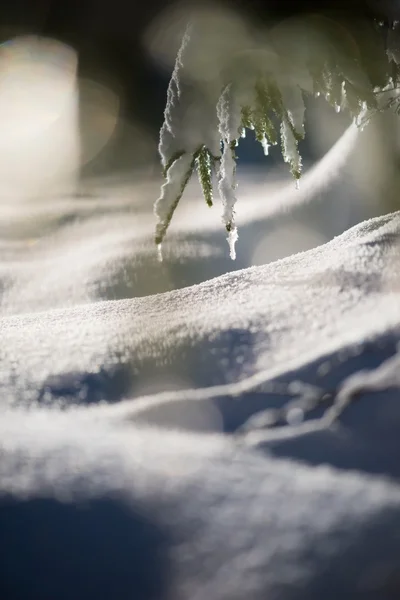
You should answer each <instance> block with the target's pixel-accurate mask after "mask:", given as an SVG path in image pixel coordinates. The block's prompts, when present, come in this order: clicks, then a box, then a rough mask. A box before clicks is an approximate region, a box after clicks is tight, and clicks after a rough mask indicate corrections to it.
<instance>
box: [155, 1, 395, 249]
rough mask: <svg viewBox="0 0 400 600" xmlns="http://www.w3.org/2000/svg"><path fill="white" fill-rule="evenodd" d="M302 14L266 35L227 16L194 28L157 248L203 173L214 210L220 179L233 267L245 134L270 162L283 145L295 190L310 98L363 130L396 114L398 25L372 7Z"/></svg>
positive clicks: (171, 129)
mask: <svg viewBox="0 0 400 600" xmlns="http://www.w3.org/2000/svg"><path fill="white" fill-rule="evenodd" d="M305 4H306V6H304V3H302V7H303V9H304V10H303V11H301V14H299V13H297V14H292V15H290V16H287V15H286V17H285V18H281V17H278V18H277V17H276V15H275V18H274V19H271V20H270V21H269V22H267V20H266V19H264V20H263V21H262V27H255V26H254V23H251V22H244V21H243V20H242V19H240V20H238V19H237V18H235V17H234V16H232V15H230V16H229V17H227V15H226V13H222V14H220V15H213V20H214V21H215V20H216V21H217V25H216V24H215V22H214V23H213V24H212V25H211V23H210V19H209V18H208V17H207V15H205V14H197V15H196V16H194V17H193V19H192V21H191V22H190V23H189V24H188V27H187V29H186V31H185V33H184V36H183V39H182V44H181V47H180V50H179V52H178V55H177V58H176V63H175V68H174V71H173V74H172V77H171V81H170V84H169V88H168V96H167V105H166V108H165V113H164V115H165V120H164V124H163V126H162V128H161V132H160V143H159V152H160V155H161V161H162V166H163V173H164V177H165V182H164V184H163V186H162V189H161V195H160V197H159V199H158V200H157V201H156V203H155V213H156V215H157V218H158V223H157V227H156V236H155V240H156V243H157V244H159V245H160V244H161V243H162V241H163V238H164V236H165V234H166V232H167V229H168V226H169V224H170V222H171V219H172V217H173V214H174V211H175V209H176V207H177V205H178V203H179V201H180V199H181V197H182V195H183V192H184V190H185V187H186V185H187V183H188V181H189V179H190V177H191V175H192V173H193V171H194V170H196V171H197V175H198V177H199V181H200V183H201V186H202V190H203V195H204V198H205V201H206V202H207V204H208V205H209V206H211V205H212V203H213V175H214V174H215V175H216V178H217V180H218V190H219V194H220V197H221V199H222V202H223V206H224V210H223V221H224V224H225V227H226V230H227V232H228V241H229V245H230V248H231V257H232V258H234V257H235V250H234V246H235V241H236V239H237V230H236V225H235V219H234V215H235V212H234V207H235V203H236V194H235V189H236V182H235V167H236V162H235V161H236V156H235V148H236V146H237V145H238V143H239V141H240V138H241V137H244V136H245V134H246V130H247V129H252V130H254V132H255V136H256V139H257V140H258V142H260V143H261V144H262V146H263V148H264V152H265V154H268V148H269V146H270V145H276V144H278V143H280V144H281V149H282V156H283V159H284V161H285V162H286V163H287V164H288V166H289V168H290V171H291V173H292V175H293V177H294V178H295V180H296V183H297V185H298V182H299V180H300V177H301V172H302V160H301V155H300V153H299V147H298V145H299V142H300V141H301V140H302V139H304V136H305V127H304V114H305V99H306V98H307V96H322V97H323V98H325V100H326V101H327V102H329V104H330V105H331V106H332V107H333V108H334V109H335V110H336V111H337V112H339V111H342V110H344V111H347V113H348V114H349V116H350V117H351V119H352V120H353V121H354V122H355V123H356V124H357V126H359V127H361V128H362V127H364V126H365V125H366V124H367V123H368V121H369V120H370V119H371V118H372V117H373V116H374V115H375V114H376V113H377V112H380V111H383V110H385V109H387V108H390V107H392V108H394V109H395V110H396V111H398V110H399V107H400V104H399V103H400V96H399V90H400V23H399V21H397V20H393V18H390V17H388V15H386V16H385V18H383V17H382V16H380V15H379V14H378V13H376V12H375V13H374V12H371V8H370V6H369V5H368V6H367V5H366V3H365V2H364V3H363V2H355V3H353V4H350V7H351V8H352V9H355V12H354V11H353V10H352V11H349V10H347V11H341V10H338V9H337V8H336V10H335V11H324V12H318V13H315V12H310V11H309V10H307V3H305ZM310 4H312V3H308V8H310ZM361 6H362V7H363V9H361ZM328 8H329V6H328ZM355 14H357V18H354V15H355ZM391 14H393V13H391ZM266 23H267V24H266ZM222 32H223V33H222Z"/></svg>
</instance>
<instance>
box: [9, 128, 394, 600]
mask: <svg viewBox="0 0 400 600" xmlns="http://www.w3.org/2000/svg"><path fill="white" fill-rule="evenodd" d="M349 135H352V133H351V132H350V133H347V134H346V136H347V138H346V140H347V141H346V143H347V144H348V143H349V137H348V136H349ZM341 143H342V144H343V140H342V142H341ZM339 150H340V152H339V151H338V150H337V149H336V150H333V152H339V154H340V156H342V154H343V153H342V151H341V149H339ZM310 177H312V176H311V175H310ZM316 180H318V174H317V175H316ZM307 185H308V184H307V178H305V181H304V186H303V187H302V191H301V192H298V194H297V196H298V195H301V194H303V193H306V191H305V190H306V189H307ZM313 185H314V187H315V185H316V183H315V179H314V183H313ZM156 187H157V183H156V184H155V185H154V186H151V185H150V186H148V185H147V184H146V183H140V182H137V183H136V184H135V185H134V186H133V185H132V184H131V183H130V182H126V183H124V182H118V183H115V182H114V183H113V182H112V181H111V182H98V183H96V182H94V183H92V184H91V186H89V188H88V194H87V195H83V197H81V198H58V199H54V200H53V202H52V203H45V202H44V203H41V204H40V203H37V204H30V205H26V206H25V207H24V210H22V209H21V206H13V205H7V204H6V203H4V202H3V204H1V205H0V233H1V245H0V259H1V260H0V284H1V305H0V312H1V318H0V338H1V345H0V388H1V392H2V393H1V397H0V411H1V418H0V454H1V459H0V597H1V598H7V600H17V599H18V600H25V599H26V600H27V599H28V598H41V599H42V600H53V599H54V598H58V599H61V600H72V599H74V600H81V599H82V600H95V599H96V600H99V599H100V600H101V599H104V600H105V599H109V598H113V599H115V600H120V599H121V600H122V599H124V600H125V599H126V600H128V598H129V599H131V598H138V599H142V600H151V599H156V598H157V600H163V599H174V600H180V599H182V600H203V599H206V598H207V599H210V598H211V599H212V600H222V599H223V600H242V599H248V598H251V599H252V600H265V599H266V598H271V599H276V600H306V599H307V600H320V599H321V598H324V599H326V600H337V599H338V598H341V599H342V600H358V599H360V600H361V599H363V600H364V599H368V600H397V599H398V598H399V594H400V580H399V573H400V559H399V557H400V538H399V535H398V531H399V524H400V486H399V477H400V468H399V461H398V456H399V452H400V447H399V444H400V442H399V439H400V438H399V435H398V430H399V426H400V408H399V401H398V400H399V383H400V382H399V375H398V373H399V355H398V354H397V352H398V344H399V342H400V297H399V296H400V273H399V268H398V265H399V258H400V256H399V255H400V244H399V241H400V214H398V213H396V214H392V215H386V216H382V217H379V218H375V219H372V220H369V221H366V222H363V223H361V224H359V225H356V226H355V227H353V228H351V229H349V230H348V231H347V232H345V233H343V234H342V235H340V236H338V237H336V238H334V239H333V240H331V241H329V242H328V243H326V244H324V245H321V246H319V247H317V248H314V249H311V250H309V251H307V252H303V253H299V254H295V255H293V256H290V257H288V258H284V259H282V260H279V261H277V262H273V263H270V264H266V265H263V266H259V267H252V268H245V269H242V270H237V271H232V272H229V273H227V271H228V269H231V268H232V265H231V262H230V261H229V259H228V257H226V256H225V254H224V244H220V243H219V239H220V234H219V230H218V223H217V224H216V225H215V224H214V223H215V217H214V215H212V214H210V213H211V212H212V211H210V209H208V207H207V206H204V209H203V210H204V212H202V211H201V209H200V208H199V209H197V206H200V207H201V202H200V199H199V197H198V196H199V192H198V193H197V195H196V209H194V208H193V205H192V206H190V202H189V206H188V207H187V210H186V211H185V210H182V211H180V212H179V214H177V215H176V217H177V219H176V222H175V224H174V227H173V228H172V230H171V233H170V236H169V237H168V240H167V241H166V242H165V244H164V262H163V263H159V262H158V261H157V258H156V252H155V249H154V242H153V239H152V230H153V218H152V214H151V210H150V209H149V206H151V203H149V198H151V196H152V194H153V193H154V189H155V188H156ZM260 190H261V191H260ZM260 194H263V195H266V196H268V200H270V198H271V202H269V201H268V202H263V198H260V197H259V196H260ZM295 194H296V193H295ZM244 195H245V194H244ZM284 196H285V199H287V194H286V192H285V193H284ZM252 201H253V204H252ZM277 202H278V201H277ZM293 202H295V200H294V201H293ZM244 203H245V204H246V208H247V210H246V211H244V212H243V218H241V217H240V213H238V219H239V218H240V222H241V226H242V228H241V231H242V235H241V238H240V244H241V249H240V252H239V253H238V259H237V260H238V265H237V266H238V268H240V267H245V266H248V264H249V263H250V262H251V261H250V259H249V258H248V256H250V255H251V253H252V249H251V244H254V243H255V231H256V227H259V228H260V230H262V229H265V228H266V227H267V220H266V219H267V216H268V214H269V213H268V211H270V210H271V206H272V207H274V200H273V194H271V193H270V191H268V190H266V189H265V188H264V187H261V188H256V186H253V187H252V188H251V190H250V194H249V197H248V198H246V197H245V198H244ZM275 208H276V205H275ZM193 210H196V211H198V212H197V213H196V214H197V215H198V218H197V219H195V220H194V219H193ZM245 215H247V216H246V218H245ZM246 219H247V221H246ZM193 240H195V241H193ZM246 257H247V258H246ZM215 276H217V277H215Z"/></svg>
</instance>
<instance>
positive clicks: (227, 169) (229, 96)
mask: <svg viewBox="0 0 400 600" xmlns="http://www.w3.org/2000/svg"><path fill="white" fill-rule="evenodd" d="M217 115H218V122H219V133H220V136H221V139H222V144H223V152H222V157H221V163H220V168H219V173H218V177H219V183H218V190H219V193H220V197H221V200H222V204H223V215H222V218H223V222H224V224H225V227H226V230H227V231H228V243H229V248H230V256H231V258H232V260H235V258H236V252H235V243H236V241H237V239H238V233H237V228H236V225H235V210H234V208H235V204H236V200H237V198H236V194H235V190H236V163H235V158H234V147H235V145H236V140H237V138H238V136H239V134H240V128H241V120H242V114H241V109H240V106H239V104H238V103H237V102H236V101H235V96H234V92H233V91H232V85H231V84H229V85H228V86H226V88H225V89H224V91H223V92H222V94H221V96H220V98H219V100H218V104H217Z"/></svg>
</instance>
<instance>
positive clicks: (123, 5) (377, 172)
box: [0, 0, 400, 310]
mask: <svg viewBox="0 0 400 600" xmlns="http://www.w3.org/2000/svg"><path fill="white" fill-rule="evenodd" d="M307 11H308V12H310V13H312V12H315V11H317V12H319V11H324V12H326V13H327V14H330V13H332V14H334V15H339V16H340V18H341V20H342V21H343V22H344V23H349V24H351V27H353V28H354V27H357V23H358V22H360V23H363V22H364V20H366V21H368V20H371V18H372V17H373V16H376V17H377V18H379V19H380V20H381V21H382V22H383V23H384V24H386V26H387V28H389V27H390V26H391V25H392V23H393V22H394V21H396V19H397V18H400V7H399V2H395V1H392V0H386V1H385V2H378V1H375V0H365V1H364V0H354V1H353V2H351V1H350V0H348V1H347V2H337V1H336V2H333V1H332V2H322V0H321V2H307V1H304V2H301V1H299V2H297V3H296V2H280V1H278V0H271V1H269V2H265V1H263V0H258V1H254V0H253V1H247V0H246V1H244V0H242V1H240V0H220V1H217V0H214V1H213V2H201V1H200V0H192V1H190V2H189V1H184V2H172V1H167V0H147V1H146V2H135V1H132V2H130V3H127V2H122V0H112V1H111V0H102V1H99V0H79V1H78V0H57V1H56V0H37V1H35V2H33V1H31V2H28V0H15V1H14V2H13V3H10V4H5V3H2V5H1V7H0V23H1V26H0V42H1V45H0V235H1V236H2V238H3V240H5V239H11V238H12V239H13V240H14V242H15V240H16V239H17V238H18V240H19V239H21V238H23V239H24V240H33V242H32V244H33V245H32V247H31V248H30V253H31V255H33V254H34V253H35V252H36V251H37V248H44V247H45V245H46V244H47V243H48V240H47V238H46V236H48V235H50V233H51V235H54V234H55V232H56V231H57V234H58V233H59V234H60V235H61V234H62V235H64V234H65V235H70V236H72V237H71V238H68V239H69V242H68V243H70V244H71V245H72V244H76V242H77V240H79V242H82V241H83V239H85V240H86V242H87V240H88V239H90V236H92V237H93V239H94V238H95V237H96V236H97V239H101V235H103V234H105V231H106V230H107V232H108V233H107V235H111V234H110V232H111V230H112V228H113V227H114V228H116V229H115V231H116V230H117V229H118V227H119V228H120V229H119V235H122V232H123V230H124V226H125V227H126V226H127V223H128V222H129V223H130V226H132V227H131V234H130V235H131V236H133V237H135V236H136V237H135V240H137V239H139V238H140V240H142V241H141V242H140V244H141V246H140V251H139V250H138V246H137V244H136V242H135V243H133V241H132V240H131V241H129V243H130V244H131V246H130V249H129V252H130V254H129V252H128V251H127V250H124V252H123V253H122V254H124V267H123V269H122V270H121V268H120V267H119V271H118V273H119V275H118V276H117V275H115V274H112V269H111V267H110V264H111V263H112V262H113V261H114V262H115V261H116V260H117V259H116V256H117V254H118V252H119V250H118V252H117V251H116V250H115V248H114V249H113V252H114V254H113V258H112V259H110V257H108V258H107V261H108V262H107V269H109V271H108V279H107V277H106V276H105V267H104V264H102V265H101V269H100V270H99V264H98V263H96V258H95V255H94V249H93V247H92V248H91V249H90V248H89V249H87V250H84V249H82V248H81V250H80V254H79V258H78V254H76V256H75V258H73V259H71V260H74V261H76V263H78V262H79V261H80V262H81V263H82V256H83V253H84V252H85V251H86V252H87V253H88V254H90V256H91V258H90V261H91V262H90V269H91V273H92V272H96V275H95V276H94V275H93V278H94V279H93V281H95V283H93V281H92V280H90V281H91V284H90V285H91V288H90V290H91V291H90V293H89V292H88V294H89V295H88V296H83V297H84V298H87V299H92V298H93V297H96V298H119V297H126V296H129V295H145V294H148V293H154V292H158V291H165V290H167V289H173V288H174V287H181V286H182V285H188V284H190V283H196V282H198V281H202V280H204V279H206V278H209V277H211V276H215V275H219V274H221V273H224V272H226V271H228V270H233V269H237V268H241V267H247V266H250V265H258V264H264V263H267V262H269V261H271V260H275V259H277V258H281V257H283V256H286V255H288V254H291V253H293V252H298V251H301V250H305V249H308V248H311V247H314V246H316V245H318V244H321V243H324V242H326V241H328V240H329V239H331V238H332V237H333V236H335V235H337V234H339V233H341V232H342V231H344V230H346V229H348V228H349V227H351V226H352V225H354V224H355V223H357V222H360V221H361V220H363V219H365V218H368V217H371V216H375V215H379V214H382V213H385V212H389V211H391V210H395V209H397V208H399V207H400V202H399V199H398V192H397V190H398V187H399V185H398V184H399V164H400V162H399V157H400V136H399V117H398V116H397V115H395V114H394V113H389V112H388V113H386V114H384V115H380V116H378V117H377V118H376V119H375V120H374V122H373V124H371V125H370V126H368V127H367V128H366V129H365V130H364V131H363V132H361V133H360V135H359V136H358V137H357V138H354V139H353V140H351V141H349V142H348V143H347V146H346V143H345V144H344V145H343V144H342V146H343V148H342V147H341V148H339V150H338V151H337V153H336V154H338V152H343V156H344V159H343V160H342V161H340V160H337V157H336V159H335V160H336V163H337V164H336V166H335V165H333V166H332V165H331V166H332V168H331V167H330V163H329V161H328V165H327V167H326V168H325V171H324V173H325V175H326V181H323V182H321V181H320V180H318V181H317V183H315V182H314V184H313V185H311V186H309V187H307V185H305V190H304V191H302V189H301V190H300V194H302V193H303V194H304V202H303V201H302V203H303V204H306V206H304V207H298V206H297V204H299V202H298V199H299V198H300V197H301V196H297V197H294V199H293V198H292V196H293V193H295V194H296V192H295V191H294V184H293V183H292V180H291V176H290V174H289V173H288V169H287V168H286V165H284V164H283V162H282V157H281V153H280V149H279V148H273V149H272V151H271V153H270V156H269V157H267V158H266V157H265V156H264V154H263V151H262V148H261V146H260V145H259V144H257V143H256V142H255V140H254V136H253V135H252V133H251V132H249V134H248V135H247V137H246V138H245V139H244V140H242V142H241V144H240V146H239V148H238V156H239V169H238V178H239V189H238V195H239V197H240V198H239V202H238V225H239V235H240V239H239V243H238V247H237V252H238V260H237V261H236V263H232V261H230V260H229V253H228V248H227V244H226V241H225V232H224V230H223V227H222V225H221V223H220V214H219V212H218V211H220V209H219V207H216V208H214V209H213V211H214V212H213V213H211V212H210V211H209V210H208V209H207V207H204V206H203V204H204V203H203V202H202V200H201V192H200V188H199V186H198V185H197V182H195V181H193V182H192V183H191V185H190V186H189V189H188V191H187V193H186V194H185V196H184V198H183V200H182V203H181V204H182V207H179V210H178V215H177V218H176V224H175V223H173V225H172V227H171V233H169V234H168V236H169V240H170V241H169V242H168V241H167V243H166V248H165V261H164V264H163V265H159V264H157V260H156V258H155V254H154V256H153V250H154V248H153V246H152V236H153V224H154V218H153V215H152V204H153V201H154V199H155V198H156V197H157V195H158V189H159V185H160V183H161V169H160V162H159V156H158V151H157V145H158V132H159V129H160V126H161V124H162V122H163V111H164V107H165V102H166V93H167V86H168V82H169V79H170V76H171V72H172V69H173V65H174V61H175V57H176V53H177V50H178V48H179V46H180V42H181V37H182V34H183V32H184V30H185V27H186V24H187V22H188V20H189V19H190V18H193V16H196V15H202V18H204V19H205V21H206V22H207V23H209V36H210V37H207V39H204V40H203V41H202V45H201V46H199V48H200V49H199V53H200V54H201V59H202V60H204V61H205V62H206V59H207V52H209V53H210V52H211V50H210V48H213V47H215V45H214V46H213V44H212V43H211V41H210V40H211V39H213V40H214V42H215V40H217V41H218V40H219V41H221V43H223V41H224V39H225V38H228V37H229V36H231V41H232V40H233V43H235V40H236V39H239V38H236V37H235V36H239V35H240V33H239V32H241V31H244V30H246V31H247V32H249V31H251V35H253V36H255V38H254V39H256V38H257V39H258V38H260V37H262V35H263V31H266V29H267V28H271V27H274V26H276V25H279V23H280V22H281V21H284V20H286V19H289V18H291V17H294V16H296V15H297V14H304V13H305V12H307ZM282 35H284V33H282ZM212 36H213V37H212ZM208 59H209V60H213V56H212V55H210V56H208ZM350 122H351V119H350V117H349V115H346V114H336V113H335V111H334V110H333V109H332V108H331V107H329V106H328V105H327V103H326V102H325V101H324V100H323V99H318V98H317V99H316V98H309V99H308V100H307V111H306V132H307V135H306V140H305V142H304V143H302V145H301V153H302V156H303V160H304V173H305V175H306V174H307V172H310V171H311V169H312V167H313V165H315V164H316V163H317V162H318V161H319V160H320V159H321V158H322V157H324V156H325V155H326V154H327V153H328V152H329V151H330V149H332V147H334V145H335V143H336V142H337V141H338V140H340V139H341V136H343V134H344V132H345V131H346V129H347V127H348V126H349V124H350ZM338 165H339V167H338ZM45 198H46V199H47V200H49V199H50V200H51V205H49V204H46V207H45V208H44V207H43V201H44V199H45ZM60 198H64V200H63V202H64V204H62V205H61V204H60ZM65 198H68V199H69V200H68V202H69V204H68V203H67V204H65ZM287 200H288V201H289V204H291V203H292V204H293V209H292V210H291V211H286V212H285V211H284V212H283V213H282V211H280V210H277V211H276V212H279V216H278V217H274V218H271V217H270V214H269V212H270V213H271V214H272V213H274V207H275V206H276V207H279V206H280V205H282V204H285V203H286V201H287ZM21 201H22V202H23V203H22V204H21ZM27 201H29V202H28V204H26V202H27ZM91 202H92V204H91ZM96 202H97V204H96ZM268 207H271V210H270V211H269V209H268ZM124 211H125V212H129V214H130V215H132V214H133V213H132V211H133V212H134V213H135V215H136V214H139V215H142V216H143V215H144V214H145V213H146V215H147V216H146V221H145V223H144V221H141V220H140V219H139V218H136V217H135V218H136V221H134V223H135V225H134V226H133V225H132V223H131V222H130V221H129V219H128V221H127V220H126V219H123V220H122V221H121V214H122V213H123V212H124ZM135 211H136V212H135ZM207 211H208V212H207ZM94 213H96V215H97V217H100V216H107V215H108V216H107V219H110V217H109V215H110V213H113V215H114V217H115V222H114V223H112V222H111V220H108V222H106V221H105V222H104V224H103V225H102V226H101V227H100V225H99V222H98V221H97V222H96V223H97V224H95V225H91V226H90V227H89V226H88V224H87V221H85V219H86V218H87V215H88V214H90V215H92V214H94ZM115 215H117V217H118V218H117V217H116V216H115ZM141 218H142V217H141ZM118 219H120V220H118ZM72 223H73V224H74V227H75V229H74V233H73V235H72V234H71V233H70V230H71V227H72V225H71V224H72ZM118 223H119V224H118ZM214 224H215V225H214ZM65 228H69V229H68V230H67V229H65ZM66 231H67V233H65V232H66ZM68 232H69V233H68ZM99 236H100V237H99ZM126 236H128V234H126ZM126 239H128V238H127V237H126ZM144 239H145V240H146V243H145V242H144V241H143V240H144ZM38 240H39V241H38ZM125 241H126V240H125ZM177 242H178V243H177ZM65 243H66V242H65ZM126 243H128V242H126ZM135 244H136V245H135ZM46 247H47V246H46ZM144 247H146V249H145V250H143V248H144ZM96 248H97V246H96ZM103 248H104V245H103ZM6 250H7V252H8V254H7V259H8V258H9V257H10V256H11V254H10V246H9V245H8V246H7V248H6ZM53 252H54V248H53ZM121 252H122V250H121ZM4 256H5V254H4V252H3V254H2V255H1V256H0V258H1V257H4ZM12 256H13V259H12V261H13V262H12V265H11V263H10V265H11V266H10V267H9V269H10V272H15V269H16V268H17V266H16V265H17V263H18V261H19V260H20V256H19V258H18V260H17V258H16V257H15V255H14V254H13V255H12ZM41 256H42V255H41ZM144 256H145V258H143V257H144ZM118 257H119V258H120V255H118ZM210 257H211V259H212V260H210ZM119 258H118V260H119ZM30 260H31V257H30ZM101 260H105V259H104V256H103V257H102V259H101ZM99 261H100V258H98V262H99ZM57 265H58V266H57V270H58V271H59V268H60V267H59V264H57ZM25 267H26V265H25V266H24V269H25ZM21 268H22V267H21ZM35 268H36V267H35ZM51 268H53V270H54V269H56V267H54V265H53V267H51ZM74 268H76V265H75V267H74ZM87 268H88V269H89V267H87ZM3 269H4V267H3ZM26 269H27V273H28V272H29V275H28V274H27V275H26V276H24V277H25V278H24V279H23V281H24V283H23V284H21V286H22V287H21V288H20V289H19V291H18V294H16V293H15V294H16V295H14V296H13V297H11V298H8V299H7V303H8V306H12V307H13V309H12V310H16V306H17V305H21V310H22V308H23V307H25V308H26V306H27V304H26V302H25V301H23V300H21V298H22V299H23V298H24V297H25V296H24V294H25V295H26V294H27V296H26V297H28V296H29V293H28V291H27V286H26V281H28V280H29V281H32V277H33V276H32V272H33V271H32V269H33V267H32V265H31V264H30V266H28V267H26ZM49 269H50V267H49ZM96 269H97V271H96ZM100 271H101V273H100ZM44 272H45V269H43V265H42V268H41V270H40V274H41V275H40V276H41V277H42V278H43V273H44ZM7 273H8V271H7ZM121 273H122V274H121ZM85 276H86V275H85ZM71 277H72V275H71ZM87 277H88V276H87ZM64 279H67V276H66V275H65V276H64ZM106 280H107V281H106ZM55 281H56V279H55V275H52V276H51V277H50V280H49V283H48V286H46V284H45V283H43V284H42V286H41V287H40V288H38V286H36V287H35V289H34V291H32V293H31V294H32V297H31V299H30V300H29V302H31V304H32V302H33V300H32V299H33V297H35V299H36V300H35V301H36V302H37V306H38V307H43V306H47V304H46V302H45V300H44V298H47V299H49V298H50V296H51V294H53V296H52V297H53V301H52V302H53V304H54V302H55V300H54V294H55V292H54V287H55V283H54V282H55ZM57 281H58V283H57V286H58V289H59V291H58V294H59V297H60V298H61V296H62V294H64V301H63V303H65V298H66V295H67V296H68V297H69V299H70V301H71V302H74V301H75V300H76V301H81V300H82V294H79V293H78V292H77V291H76V289H75V287H74V286H73V285H72V284H71V282H70V283H69V287H68V289H64V288H63V286H62V285H61V283H60V281H59V280H57ZM22 288H23V290H24V292H23V293H22V292H21V289H22ZM63 289H64V291H63ZM50 290H51V292H50ZM86 291H87V290H86ZM40 294H42V296H43V298H42V301H39V297H40ZM74 294H75V295H74ZM90 294H92V295H90ZM29 297H30V296H29ZM21 302H22V304H21ZM24 302H25V304H24ZM48 302H50V300H48ZM57 302H61V300H59V301H57ZM57 302H56V304H57ZM28 304H29V303H28ZM31 304H30V305H29V306H30V307H31V308H32V306H31ZM50 304H51V303H50ZM53 304H51V305H53ZM57 305H58V304H57Z"/></svg>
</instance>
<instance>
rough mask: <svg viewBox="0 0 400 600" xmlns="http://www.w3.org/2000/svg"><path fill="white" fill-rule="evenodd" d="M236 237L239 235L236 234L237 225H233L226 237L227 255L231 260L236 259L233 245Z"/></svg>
mask: <svg viewBox="0 0 400 600" xmlns="http://www.w3.org/2000/svg"><path fill="white" fill-rule="evenodd" d="M238 238H239V235H238V231H237V227H234V228H233V229H231V230H230V232H229V233H228V237H227V238H226V239H227V240H228V244H229V256H230V257H231V259H232V260H236V249H235V245H236V242H237V240H238Z"/></svg>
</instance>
